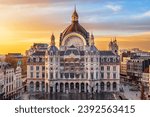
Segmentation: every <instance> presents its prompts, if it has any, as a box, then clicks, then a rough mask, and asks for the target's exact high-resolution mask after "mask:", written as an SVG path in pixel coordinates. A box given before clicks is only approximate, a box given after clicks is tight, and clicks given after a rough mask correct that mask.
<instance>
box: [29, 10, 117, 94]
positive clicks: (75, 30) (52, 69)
mask: <svg viewBox="0 0 150 117" xmlns="http://www.w3.org/2000/svg"><path fill="white" fill-rule="evenodd" d="M78 18H79V17H78V14H77V12H76V10H75V11H74V13H73V15H72V23H71V25H69V26H68V27H67V28H66V29H65V30H64V31H63V32H62V33H61V34H60V42H59V49H58V48H57V47H56V46H55V36H54V35H53V34H52V36H51V43H50V45H49V46H47V44H45V43H39V44H37V45H36V47H35V46H34V45H33V46H32V47H31V49H30V50H28V51H27V56H28V63H27V85H28V92H30V93H32V92H47V93H55V92H64V93H68V92H73V93H77V92H100V91H105V92H106V91H108V92H116V91H119V85H120V58H119V56H118V50H117V49H118V45H117V43H116V40H115V44H114V46H115V47H113V45H111V46H112V48H113V49H112V50H111V49H110V50H106V51H101V50H98V49H97V48H96V47H95V45H94V35H93V34H91V35H90V34H89V32H87V31H86V30H85V29H84V28H83V27H82V26H81V25H80V24H79V22H78Z"/></svg>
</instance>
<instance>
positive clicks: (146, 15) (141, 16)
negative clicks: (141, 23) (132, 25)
mask: <svg viewBox="0 0 150 117" xmlns="http://www.w3.org/2000/svg"><path fill="white" fill-rule="evenodd" d="M146 17H150V10H148V11H146V12H144V13H141V14H138V15H136V16H134V17H133V18H135V19H136V18H146Z"/></svg>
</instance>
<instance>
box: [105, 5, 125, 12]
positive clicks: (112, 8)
mask: <svg viewBox="0 0 150 117" xmlns="http://www.w3.org/2000/svg"><path fill="white" fill-rule="evenodd" d="M106 7H107V8H108V9H110V10H112V11H113V12H118V11H120V10H121V9H122V6H120V5H113V4H108V5H106Z"/></svg>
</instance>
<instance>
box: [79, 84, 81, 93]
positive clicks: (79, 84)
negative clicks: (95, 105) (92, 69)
mask: <svg viewBox="0 0 150 117" xmlns="http://www.w3.org/2000/svg"><path fill="white" fill-rule="evenodd" d="M79 93H81V83H79Z"/></svg>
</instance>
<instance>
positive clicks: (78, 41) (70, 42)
mask: <svg viewBox="0 0 150 117" xmlns="http://www.w3.org/2000/svg"><path fill="white" fill-rule="evenodd" d="M65 45H66V46H72V45H74V46H84V43H83V41H82V39H81V38H80V37H77V36H71V37H69V38H68V39H67V40H66V41H65Z"/></svg>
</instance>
